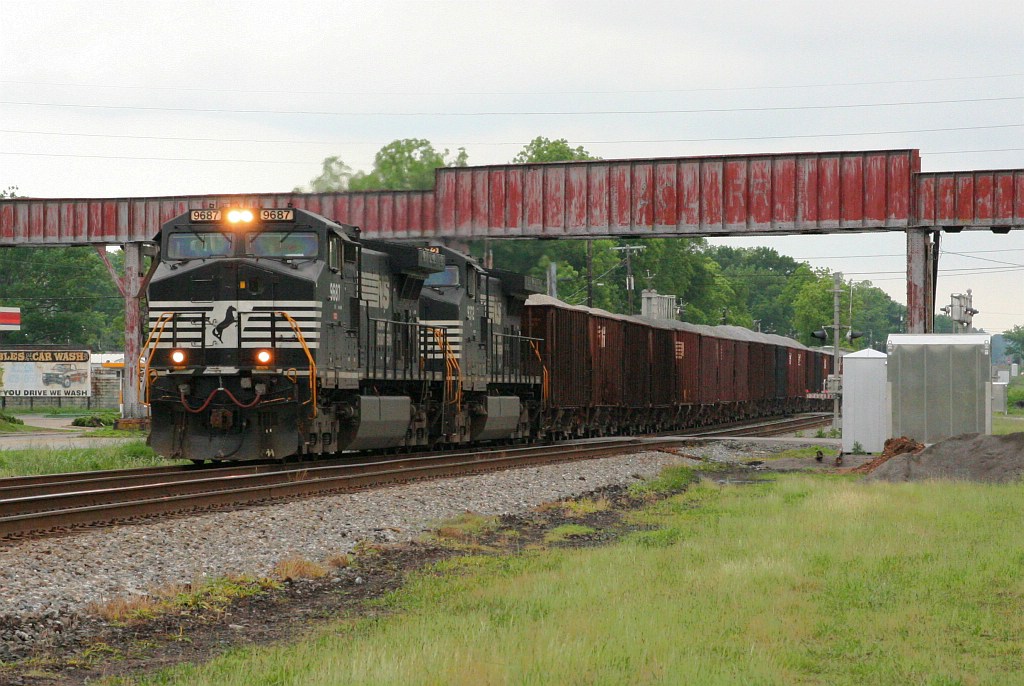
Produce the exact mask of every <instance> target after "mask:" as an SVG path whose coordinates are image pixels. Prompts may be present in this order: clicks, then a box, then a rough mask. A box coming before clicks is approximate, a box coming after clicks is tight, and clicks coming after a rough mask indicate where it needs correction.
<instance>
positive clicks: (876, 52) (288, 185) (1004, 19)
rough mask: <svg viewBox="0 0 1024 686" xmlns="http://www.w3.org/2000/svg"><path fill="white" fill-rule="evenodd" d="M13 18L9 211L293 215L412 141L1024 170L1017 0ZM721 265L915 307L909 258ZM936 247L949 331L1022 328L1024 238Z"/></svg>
mask: <svg viewBox="0 0 1024 686" xmlns="http://www.w3.org/2000/svg"><path fill="white" fill-rule="evenodd" d="M0 17H2V18H3V24H4V31H3V36H2V40H0V187H7V186H9V185H17V186H18V187H19V189H20V191H19V192H20V193H21V194H23V195H30V196H35V197H110V196H150V195H176V194H203V193H245V192H281V191H289V190H291V189H292V188H293V187H294V186H296V185H300V184H303V183H306V182H308V181H309V179H310V178H312V177H313V176H315V175H316V174H317V173H318V170H319V164H320V161H321V160H322V159H323V158H324V157H326V156H328V155H339V156H340V157H341V158H342V159H343V160H345V161H346V162H347V163H348V164H349V165H350V166H351V167H353V168H354V169H369V168H370V166H371V165H372V160H373V155H374V153H375V152H376V151H377V150H378V149H379V148H380V147H381V146H383V145H384V144H386V143H388V142H390V141H392V140H394V139H396V138H413V137H415V138H426V139H428V140H430V141H431V142H432V143H433V144H434V145H435V147H437V148H439V149H443V148H448V149H449V150H451V151H452V152H454V151H455V149H456V148H458V147H465V148H466V150H467V151H468V153H469V161H470V164H489V163H504V162H508V161H510V160H511V158H512V157H513V156H514V155H515V154H516V152H517V151H518V150H519V149H520V148H521V147H522V146H523V145H524V144H525V143H527V142H528V141H529V140H530V139H532V138H533V137H535V136H538V135H543V136H547V137H548V138H567V139H568V140H569V141H570V142H571V143H572V144H573V145H582V146H583V147H585V148H586V149H587V150H588V151H589V152H591V153H592V154H594V155H597V156H600V157H604V158H629V157H659V156H683V155H702V154H723V153H755V152H792V151H824V150H866V149H879V148H918V149H920V151H921V156H922V168H923V170H924V171H945V170H959V169H1003V168H1024V3H1022V2H1020V0H1012V1H1011V0H1006V1H1003V2H974V3H968V2H963V1H962V0H959V1H956V2H954V1H952V0H931V1H929V2H907V1H905V0H899V1H898V2H894V1H893V0H887V1H885V2H864V1H860V2H850V1H849V0H845V1H844V2H826V1H822V0H818V1H816V2H793V1H780V0H776V1H775V2H725V1H722V2H706V1H705V2H684V1H680V0H677V1H675V2H643V1H640V0H632V1H631V2H588V3H584V2H568V1H566V0H559V1H558V2H553V1H552V2H544V3H534V2H521V1H519V2H514V3H510V2H479V3H469V2H462V3H440V2H438V3H432V2H416V3H397V2H383V1H378V2H368V3H360V2H301V1H291V2H259V1H258V0H249V1H247V2H225V1H220V2H216V3H214V2H182V1H176V2H144V1H141V0H133V1H130V2H102V1H98V0H91V1H90V2H47V1H45V0H31V1H22V0H0ZM935 101H943V102H941V103H938V102H935ZM894 103H896V104H894ZM850 105H869V106H866V107H864V106H858V107H850ZM780 107H781V108H794V107H805V108H808V109H781V110H780V109H766V108H780ZM666 110H672V111H675V112H674V113H667V112H665V111H666ZM679 110H689V111H691V112H689V113H680V112H678V111H679ZM692 110H718V111H716V112H692ZM722 110H725V111H722ZM739 110H742V111H739ZM718 242H722V243H726V244H730V245H757V244H764V245H770V246H771V247H774V248H776V249H777V250H778V251H779V252H781V253H784V254H788V255H792V256H793V257H795V258H797V259H806V260H807V261H809V262H810V263H811V264H812V265H813V266H822V267H830V268H832V269H837V270H841V271H843V272H844V273H845V274H847V275H848V277H849V278H853V279H858V280H871V281H872V282H873V283H875V285H878V286H880V287H882V288H884V289H885V290H886V291H887V292H889V293H890V295H892V296H893V297H894V298H895V299H897V300H899V301H900V302H906V287H905V253H906V240H905V237H904V235H903V234H900V233H895V234H881V233H875V234H856V235H851V236H843V237H835V236H820V237H780V238H764V239H761V238H758V239H724V240H722V241H718ZM942 248H943V250H944V253H943V256H942V259H941V262H940V268H941V270H942V271H941V272H940V278H939V284H938V295H937V301H938V303H937V304H938V306H941V305H943V304H945V303H948V301H949V294H950V293H954V292H963V291H965V290H966V289H967V288H972V289H973V291H974V294H975V300H974V302H975V307H976V308H977V309H979V310H981V314H980V315H978V316H977V317H976V318H975V324H976V325H977V326H980V327H984V328H986V329H987V330H989V331H993V332H998V331H1001V330H1003V329H1005V328H1009V327H1010V326H1012V325H1014V324H1024V231H1014V232H1011V233H1010V234H1009V235H1004V236H996V235H992V234H990V233H988V232H965V233H961V234H959V235H948V234H947V235H945V236H943V243H942ZM947 251H948V252H947ZM955 253H960V254H955Z"/></svg>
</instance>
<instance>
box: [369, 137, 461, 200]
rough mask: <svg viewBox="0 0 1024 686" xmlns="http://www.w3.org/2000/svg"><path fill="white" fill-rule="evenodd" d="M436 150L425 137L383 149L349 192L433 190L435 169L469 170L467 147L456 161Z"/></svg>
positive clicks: (394, 143)
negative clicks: (466, 168) (370, 168)
mask: <svg viewBox="0 0 1024 686" xmlns="http://www.w3.org/2000/svg"><path fill="white" fill-rule="evenodd" d="M447 155H448V150H447V148H446V149H445V150H444V151H443V152H439V151H437V150H435V149H434V146H433V145H431V144H430V141H428V140H425V139H423V138H403V139H400V140H396V141H392V142H390V143H388V144H387V145H385V146H384V147H383V148H381V149H380V150H379V151H378V152H377V155H376V156H375V157H374V160H373V170H372V171H371V172H370V173H368V174H367V173H363V172H357V173H356V174H354V175H353V176H352V178H351V180H350V181H349V189H351V190H354V191H370V190H384V189H386V190H393V191H395V190H429V189H431V188H433V187H434V170H435V169H437V168H438V167H465V166H466V163H467V161H468V159H469V155H468V154H467V153H466V149H465V148H459V151H458V153H457V154H456V156H455V157H454V158H453V159H446V158H447Z"/></svg>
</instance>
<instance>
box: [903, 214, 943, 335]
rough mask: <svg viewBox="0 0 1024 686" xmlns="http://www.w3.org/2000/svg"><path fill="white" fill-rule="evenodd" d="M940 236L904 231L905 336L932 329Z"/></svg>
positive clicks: (919, 231)
mask: <svg viewBox="0 0 1024 686" xmlns="http://www.w3.org/2000/svg"><path fill="white" fill-rule="evenodd" d="M939 236H940V234H939V232H938V231H935V232H932V231H928V230H926V229H907V333H931V332H932V331H933V330H934V329H935V282H936V277H937V272H938V266H939Z"/></svg>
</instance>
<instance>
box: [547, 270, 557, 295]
mask: <svg viewBox="0 0 1024 686" xmlns="http://www.w3.org/2000/svg"><path fill="white" fill-rule="evenodd" d="M548 295H550V296H551V297H552V298H557V297H558V265H557V264H556V263H555V262H548Z"/></svg>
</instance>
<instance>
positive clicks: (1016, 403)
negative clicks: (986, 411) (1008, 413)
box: [1006, 386, 1024, 407]
mask: <svg viewBox="0 0 1024 686" xmlns="http://www.w3.org/2000/svg"><path fill="white" fill-rule="evenodd" d="M1006 404H1007V405H1008V406H1009V407H1024V386H1015V387H1013V386H1011V387H1010V388H1009V389H1007V392H1006Z"/></svg>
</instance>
